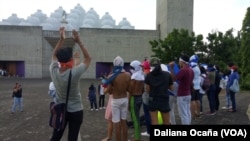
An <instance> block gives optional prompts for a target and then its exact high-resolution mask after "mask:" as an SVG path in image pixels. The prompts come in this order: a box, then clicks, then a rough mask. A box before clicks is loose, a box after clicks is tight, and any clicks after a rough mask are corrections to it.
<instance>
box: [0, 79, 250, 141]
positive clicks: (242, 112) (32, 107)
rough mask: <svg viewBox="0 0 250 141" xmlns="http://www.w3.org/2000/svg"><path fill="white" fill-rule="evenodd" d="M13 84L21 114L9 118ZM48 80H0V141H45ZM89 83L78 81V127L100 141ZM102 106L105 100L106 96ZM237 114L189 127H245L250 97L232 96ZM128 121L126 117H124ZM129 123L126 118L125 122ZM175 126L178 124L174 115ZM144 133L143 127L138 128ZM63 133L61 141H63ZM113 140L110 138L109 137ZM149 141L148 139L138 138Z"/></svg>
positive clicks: (86, 137) (102, 129)
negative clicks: (20, 101) (19, 96)
mask: <svg viewBox="0 0 250 141" xmlns="http://www.w3.org/2000/svg"><path fill="white" fill-rule="evenodd" d="M16 82H20V83H21V84H22V87H23V103H24V112H19V111H17V112H15V113H14V114H11V112H10V109H11V106H12V103H13V99H12V97H11V96H12V88H13V87H14V85H15V83H16ZM49 82H50V79H21V78H0V141H48V140H49V138H50V136H51V133H52V128H51V127H49V125H48V119H49V103H50V97H49V96H48V85H49ZM91 82H94V83H95V84H96V85H97V84H98V80H85V79H83V80H82V81H81V92H82V94H83V96H82V98H83V101H84V120H83V124H82V127H81V131H80V132H81V133H80V135H81V140H82V141H101V139H103V138H104V137H106V135H107V132H106V127H107V123H106V121H105V119H104V114H105V110H99V111H90V109H89V102H88V100H87V98H86V97H87V95H86V88H87V87H88V86H89V84H90V83H91ZM105 100H106V103H107V100H108V97H107V96H106V99H105ZM236 100H237V112H235V113H230V112H227V111H225V110H219V111H218V113H217V114H216V115H214V116H203V117H202V118H200V119H198V120H195V121H193V124H208V125H212V124H216V125H221V124H237V125H239V124H242V125H244V124H249V123H250V122H249V119H248V117H247V115H246V110H247V107H248V104H250V93H249V92H241V93H239V94H237V95H236ZM220 101H221V106H220V107H222V106H225V92H224V91H223V92H222V93H221V94H220ZM204 110H205V111H207V110H208V104H207V98H206V96H204ZM128 117H129V115H128ZM129 119H130V118H129ZM176 119H177V123H178V124H179V123H180V120H179V118H178V113H176ZM142 131H145V126H142ZM132 136H133V128H129V138H132ZM66 138H67V130H66V131H65V134H64V137H63V139H62V141H66V140H67V139H66ZM113 139H114V137H113ZM142 139H143V140H144V141H149V138H148V137H142Z"/></svg>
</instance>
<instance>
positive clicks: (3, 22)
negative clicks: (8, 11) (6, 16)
mask: <svg viewBox="0 0 250 141" xmlns="http://www.w3.org/2000/svg"><path fill="white" fill-rule="evenodd" d="M0 25H11V23H9V22H8V21H6V20H3V21H2V22H0Z"/></svg>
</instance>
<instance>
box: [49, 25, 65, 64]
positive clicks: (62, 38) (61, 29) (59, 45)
mask: <svg viewBox="0 0 250 141" xmlns="http://www.w3.org/2000/svg"><path fill="white" fill-rule="evenodd" d="M59 33H60V39H59V41H58V42H57V44H56V46H55V48H54V50H53V52H52V61H56V60H57V58H56V52H57V50H58V49H59V48H61V47H62V45H63V42H64V39H65V30H64V27H61V28H60V30H59Z"/></svg>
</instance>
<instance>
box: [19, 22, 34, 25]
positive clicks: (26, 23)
mask: <svg viewBox="0 0 250 141" xmlns="http://www.w3.org/2000/svg"><path fill="white" fill-rule="evenodd" d="M18 25H20V26H32V24H31V23H29V22H27V21H22V22H20V23H19V24H18Z"/></svg>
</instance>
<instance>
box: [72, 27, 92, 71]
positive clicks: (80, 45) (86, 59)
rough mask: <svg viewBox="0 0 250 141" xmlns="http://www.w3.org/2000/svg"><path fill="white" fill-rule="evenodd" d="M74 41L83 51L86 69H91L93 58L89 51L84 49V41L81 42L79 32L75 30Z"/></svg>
mask: <svg viewBox="0 0 250 141" xmlns="http://www.w3.org/2000/svg"><path fill="white" fill-rule="evenodd" d="M72 32H73V39H74V41H75V42H76V43H77V44H78V45H79V47H80V49H81V51H82V54H83V57H84V60H83V63H84V64H85V65H86V68H88V67H89V64H90V62H91V57H90V55H89V53H88V50H87V49H86V48H85V47H84V45H83V43H82V41H81V40H80V38H79V35H78V32H77V31H75V30H73V31H72Z"/></svg>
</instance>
